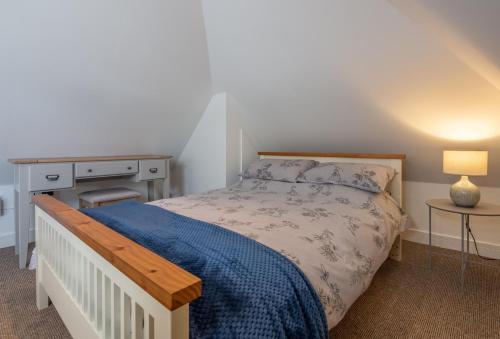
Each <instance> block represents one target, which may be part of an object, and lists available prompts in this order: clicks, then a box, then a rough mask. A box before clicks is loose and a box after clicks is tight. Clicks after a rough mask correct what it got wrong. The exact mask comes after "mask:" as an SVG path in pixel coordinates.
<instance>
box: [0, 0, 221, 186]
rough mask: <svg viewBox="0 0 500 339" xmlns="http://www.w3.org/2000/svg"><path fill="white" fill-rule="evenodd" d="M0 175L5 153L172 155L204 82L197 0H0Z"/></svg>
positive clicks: (5, 174)
mask: <svg viewBox="0 0 500 339" xmlns="http://www.w3.org/2000/svg"><path fill="white" fill-rule="evenodd" d="M0 74H1V76H0V136H1V139H0V184H9V183H12V181H13V168H12V166H10V165H8V164H7V162H6V159H7V158H11V157H40V156H78V155H107V154H133V153H151V152H156V153H165V154H171V155H174V156H178V155H179V154H180V152H181V150H182V147H183V146H184V144H185V143H186V141H187V140H188V138H189V136H190V135H191V133H192V130H193V129H194V127H195V126H196V123H197V122H198V120H199V118H200V117H201V114H202V113H203V110H204V108H205V107H206V105H207V103H208V101H209V100H210V97H211V95H212V91H211V77H210V69H209V62H208V51H207V43H206V35H205V29H204V21H203V15H202V9H201V3H200V1H199V0H146V1H140V2H138V1H134V0H110V1H98V0H85V1H60V0H45V1H36V2H23V1H2V2H0Z"/></svg>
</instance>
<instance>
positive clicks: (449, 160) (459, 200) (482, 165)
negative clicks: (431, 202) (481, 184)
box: [443, 151, 488, 208]
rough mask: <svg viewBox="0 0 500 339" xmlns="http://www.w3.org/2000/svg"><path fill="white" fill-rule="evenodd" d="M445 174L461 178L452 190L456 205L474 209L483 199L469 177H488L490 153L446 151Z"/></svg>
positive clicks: (444, 160) (444, 158)
mask: <svg viewBox="0 0 500 339" xmlns="http://www.w3.org/2000/svg"><path fill="white" fill-rule="evenodd" d="M443 172H444V173H446V174H455V175H460V176H461V179H460V180H459V181H458V182H456V183H455V184H453V185H452V186H451V189H450V197H451V200H453V202H454V203H455V205H457V206H460V207H469V208H470V207H474V206H476V205H477V203H478V202H479V200H480V199H481V192H480V191H479V188H478V187H477V186H476V185H474V184H473V183H472V182H470V181H469V176H485V175H488V151H444V152H443Z"/></svg>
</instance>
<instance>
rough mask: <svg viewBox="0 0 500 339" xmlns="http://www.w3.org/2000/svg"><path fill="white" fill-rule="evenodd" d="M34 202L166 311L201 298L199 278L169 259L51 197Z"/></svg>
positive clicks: (37, 199) (45, 196)
mask: <svg viewBox="0 0 500 339" xmlns="http://www.w3.org/2000/svg"><path fill="white" fill-rule="evenodd" d="M33 202H34V203H35V205H36V206H38V207H39V208H41V209H42V210H43V211H45V212H46V213H47V214H48V215H50V216H51V217H52V218H54V219H55V220H56V221H57V222H58V223H60V224H61V225H63V226H64V227H66V228H67V229H68V230H69V231H70V232H71V233H73V234H74V235H75V236H77V237H78V238H79V239H80V240H81V241H83V242H84V243H85V244H86V245H88V246H89V247H91V248H92V249H93V250H94V251H96V252H97V253H98V254H99V255H101V256H102V257H103V258H105V259H106V260H107V261H108V262H110V263H111V264H112V265H113V266H114V267H116V268H117V269H118V270H119V271H121V272H122V273H123V274H125V275H126V276H127V277H128V278H130V279H131V280H132V281H134V282H135V283H136V284H137V285H139V286H140V287H142V288H143V289H144V290H145V291H146V292H148V293H149V294H150V295H151V296H152V297H153V298H155V299H156V300H158V302H160V303H161V304H162V305H164V306H165V307H166V308H168V309H169V310H172V311H173V310H175V309H177V308H179V307H181V306H183V305H185V304H187V303H189V302H191V301H193V300H195V299H197V298H199V297H200V296H201V279H199V278H198V277H196V276H194V275H192V274H191V273H189V272H187V271H185V270H183V269H182V268H180V267H178V266H176V265H175V264H173V263H171V262H169V261H168V260H166V259H164V258H162V257H160V256H159V255H157V254H155V253H153V252H151V251H150V250H148V249H146V248H144V247H142V246H141V245H139V244H137V243H135V242H133V241H132V240H130V239H128V238H126V237H124V236H122V235H121V234H119V233H117V232H115V231H114V230H112V229H110V228H109V227H106V226H104V225H103V224H101V223H99V222H97V221H96V220H94V219H92V218H90V217H89V216H87V215H85V214H83V213H81V212H79V211H77V210H75V209H74V208H72V207H70V206H69V205H66V204H65V203H63V202H61V201H59V200H57V199H55V198H53V197H51V196H48V195H36V196H34V197H33Z"/></svg>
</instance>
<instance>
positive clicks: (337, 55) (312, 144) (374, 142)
mask: <svg viewBox="0 0 500 339" xmlns="http://www.w3.org/2000/svg"><path fill="white" fill-rule="evenodd" d="M499 3H500V2H495V1H490V0H479V1H468V0H390V1H389V0H387V1H380V0H366V1H348V0H314V1H304V0H253V1H245V0H217V1H212V0H203V10H204V16H205V27H206V31H207V40H208V46H209V57H210V64H211V72H212V80H213V87H214V91H216V92H217V91H227V92H229V93H231V94H232V95H233V96H234V97H235V98H236V99H237V100H238V101H239V102H240V104H241V105H242V106H244V107H245V110H246V112H247V113H248V116H247V120H249V121H250V124H251V129H252V130H253V133H254V134H255V137H256V138H257V139H258V140H259V142H260V143H261V144H262V145H263V146H264V147H265V148H266V149H268V150H305V151H339V152H401V153H406V154H407V156H408V161H407V164H406V165H407V166H406V177H407V179H409V180H415V181H428V182H450V181H453V180H456V178H453V177H449V176H445V175H443V174H442V173H441V157H442V150H443V149H445V148H451V149H455V148H466V149H469V148H485V149H488V150H489V151H490V175H489V176H488V177H485V178H477V179H476V181H477V182H478V183H479V184H482V185H491V186H499V185H500V176H499V174H498V173H499V171H500V142H499V141H500V76H499V65H500V50H499V45H498V36H499V35H500V25H499V24H498V17H500V5H499Z"/></svg>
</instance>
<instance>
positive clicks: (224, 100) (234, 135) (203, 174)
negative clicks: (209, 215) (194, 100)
mask: <svg viewBox="0 0 500 339" xmlns="http://www.w3.org/2000/svg"><path fill="white" fill-rule="evenodd" d="M243 112H244V111H243V109H242V108H241V106H240V105H239V104H238V102H237V101H236V100H235V99H234V98H232V97H231V95H229V94H227V93H219V94H216V95H214V96H213V98H212V100H211V101H210V103H209V105H208V107H207V109H206V110H205V113H204V114H203V116H202V117H201V119H200V121H199V123H198V125H197V126H196V128H195V130H194V132H193V134H192V135H191V137H190V139H189V141H188V142H187V144H186V146H185V147H184V149H183V151H182V154H181V155H180V157H179V159H178V161H177V163H176V169H175V173H176V175H175V176H176V178H175V183H174V186H179V184H180V187H178V188H176V191H177V192H179V193H180V192H182V193H183V194H192V193H200V192H205V191H208V190H211V189H216V188H221V187H226V186H228V185H231V184H234V183H236V182H237V181H238V180H239V174H240V172H241V169H240V166H241V164H243V166H247V165H248V163H249V162H250V161H251V160H253V159H256V158H257V149H256V147H255V146H254V144H253V139H252V138H251V132H250V131H249V130H248V129H247V125H246V122H245V121H246V118H245V113H243ZM243 147H245V149H244V152H243Z"/></svg>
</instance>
